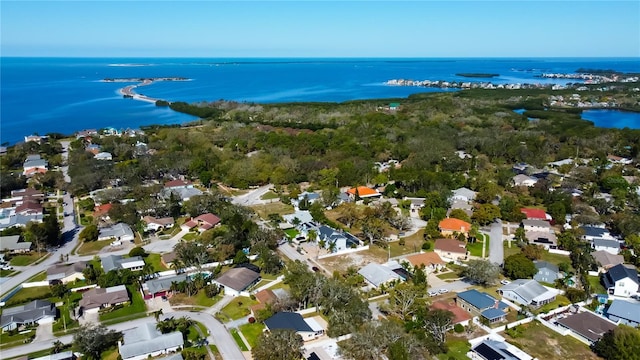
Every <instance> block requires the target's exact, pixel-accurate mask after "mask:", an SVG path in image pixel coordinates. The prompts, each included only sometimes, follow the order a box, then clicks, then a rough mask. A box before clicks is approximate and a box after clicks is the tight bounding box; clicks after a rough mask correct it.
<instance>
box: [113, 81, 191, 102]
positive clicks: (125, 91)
mask: <svg viewBox="0 0 640 360" xmlns="http://www.w3.org/2000/svg"><path fill="white" fill-rule="evenodd" d="M101 81H102V82H138V83H139V84H136V85H127V86H125V87H123V88H120V89H118V93H119V94H120V95H122V97H123V98H125V99H134V100H140V101H146V102H150V103H157V102H158V101H160V99H154V98H152V97H148V96H145V95H142V94H138V93H136V92H135V91H134V89H135V88H137V87H140V86H147V85H151V84H153V83H154V82H156V81H191V79H189V78H185V77H176V76H173V77H154V78H105V79H102V80H101Z"/></svg>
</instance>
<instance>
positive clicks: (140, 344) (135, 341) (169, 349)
mask: <svg viewBox="0 0 640 360" xmlns="http://www.w3.org/2000/svg"><path fill="white" fill-rule="evenodd" d="M183 347H184V340H183V338H182V333H181V332H179V331H174V332H171V333H168V334H162V333H161V332H160V331H159V330H158V329H156V324H155V323H152V322H150V323H146V324H143V325H141V326H137V327H134V328H132V329H129V330H125V331H123V341H120V342H118V350H119V352H120V356H121V357H122V360H143V359H147V358H151V357H156V356H159V355H164V354H169V353H173V352H178V351H179V350H181V349H182V348H183Z"/></svg>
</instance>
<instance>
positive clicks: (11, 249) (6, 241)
mask: <svg viewBox="0 0 640 360" xmlns="http://www.w3.org/2000/svg"><path fill="white" fill-rule="evenodd" d="M21 240H22V236H21V235H10V236H0V252H8V253H11V254H22V253H27V252H29V251H31V248H32V246H33V243H31V242H30V241H21Z"/></svg>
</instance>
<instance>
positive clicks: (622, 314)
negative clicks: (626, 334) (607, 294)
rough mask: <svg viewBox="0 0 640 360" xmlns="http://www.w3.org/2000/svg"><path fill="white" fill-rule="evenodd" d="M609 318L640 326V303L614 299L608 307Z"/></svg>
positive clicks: (619, 322)
mask: <svg viewBox="0 0 640 360" xmlns="http://www.w3.org/2000/svg"><path fill="white" fill-rule="evenodd" d="M607 316H608V317H609V320H611V321H614V322H616V323H618V324H624V325H629V326H633V327H638V326H640V303H637V302H630V301H624V300H618V299H616V300H613V302H612V303H611V305H610V306H609V308H608V309H607Z"/></svg>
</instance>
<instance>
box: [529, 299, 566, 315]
mask: <svg viewBox="0 0 640 360" xmlns="http://www.w3.org/2000/svg"><path fill="white" fill-rule="evenodd" d="M569 304H571V301H569V299H567V298H566V296H563V295H558V296H556V299H555V300H554V301H552V302H550V303H548V304H546V305H544V306H542V307H541V308H539V309H536V310H535V311H533V313H534V314H540V313H547V312H549V311H551V310H554V309H557V308H559V307H562V306H566V305H569Z"/></svg>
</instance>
